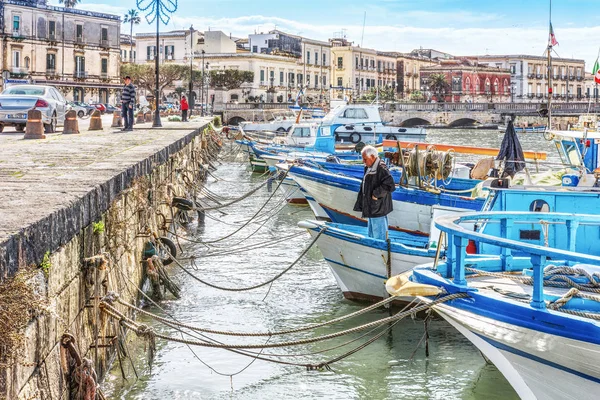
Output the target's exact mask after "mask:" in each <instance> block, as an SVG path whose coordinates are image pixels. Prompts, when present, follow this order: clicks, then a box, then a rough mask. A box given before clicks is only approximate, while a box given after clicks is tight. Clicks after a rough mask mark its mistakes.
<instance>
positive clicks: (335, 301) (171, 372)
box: [102, 130, 554, 400]
mask: <svg viewBox="0 0 600 400" xmlns="http://www.w3.org/2000/svg"><path fill="white" fill-rule="evenodd" d="M521 139H522V143H523V147H524V148H525V149H526V150H534V149H535V150H538V151H539V150H542V151H543V150H546V151H548V152H553V148H552V146H551V144H550V143H549V142H546V141H544V140H543V138H541V135H533V134H523V135H521ZM428 140H429V141H430V142H432V143H449V144H468V145H479V146H487V147H494V146H498V145H499V143H500V141H501V134H499V133H498V132H496V131H480V130H472V131H465V130H462V131H458V130H438V131H430V132H429V137H428ZM552 155H553V156H554V154H552ZM215 174H216V175H217V176H220V177H224V178H226V179H227V181H217V182H214V181H213V182H211V183H209V186H208V187H209V189H210V190H211V191H213V192H215V193H217V194H219V195H221V196H224V197H236V196H239V195H240V194H242V193H245V192H247V191H249V190H250V189H251V188H252V187H254V186H255V185H256V184H257V183H259V182H260V181H261V179H263V178H259V177H257V176H256V175H255V176H252V175H251V174H250V173H249V172H248V171H247V170H246V167H245V164H241V163H231V162H229V163H224V164H223V165H221V166H220V167H219V170H218V171H216V173H215ZM268 196H269V194H268V193H266V190H265V191H259V192H258V193H257V194H256V195H255V196H251V197H250V198H248V199H247V200H245V201H243V202H241V203H238V204H235V205H233V206H231V207H230V208H228V209H226V210H224V211H226V213H227V214H220V213H217V212H213V213H211V215H210V217H207V219H206V226H205V227H204V229H200V230H197V229H196V227H195V225H192V226H190V229H189V230H188V231H187V232H186V233H185V235H187V236H189V237H190V238H195V239H201V240H204V241H208V240H215V239H219V238H221V237H223V236H225V235H227V234H229V233H231V232H233V231H234V230H236V229H237V228H238V227H239V226H240V224H241V223H243V222H245V221H246V220H247V219H248V218H250V217H251V216H252V215H253V214H254V213H255V212H256V210H257V209H258V207H260V205H262V204H263V203H264V202H265V201H266V199H267V197H268ZM275 199H277V201H279V199H280V198H279V197H277V196H276V197H275ZM281 204H282V203H281ZM275 205H276V204H275V203H273V205H272V206H267V207H266V208H265V210H270V211H271V213H275V212H277V211H278V210H280V211H279V212H278V213H277V214H275V215H273V216H271V217H270V218H268V219H265V225H264V227H263V228H261V229H260V230H258V231H257V232H256V233H254V234H252V233H253V231H255V230H256V229H257V228H258V225H252V224H251V225H249V226H248V227H247V228H245V229H243V230H242V231H241V232H240V233H239V234H237V235H235V236H233V237H232V238H229V239H227V240H224V241H222V242H218V243H215V244H213V245H212V246H213V247H211V249H207V248H206V247H204V246H203V245H199V244H189V243H185V241H182V244H183V246H184V250H185V255H186V256H189V255H192V254H193V255H196V256H197V257H198V259H197V261H196V265H197V270H196V271H194V273H195V274H197V275H198V276H199V277H201V278H203V279H205V280H207V281H210V282H213V283H216V284H219V285H222V286H227V287H241V286H250V285H253V284H257V283H260V282H263V281H266V280H268V279H270V278H271V277H273V276H274V275H276V274H277V273H279V272H280V271H282V270H283V269H284V268H286V267H287V266H288V265H289V264H290V263H291V262H293V261H294V260H295V259H296V258H297V256H298V255H299V254H300V253H301V252H302V250H303V249H304V247H305V246H306V245H307V244H308V243H309V241H310V238H309V235H308V234H302V235H299V236H297V237H295V238H292V239H289V240H287V241H286V242H285V243H280V244H278V245H277V246H273V247H260V248H259V249H257V250H253V251H251V252H247V253H237V254H228V252H229V251H230V250H232V249H236V248H241V247H242V246H248V245H250V244H266V243H269V242H272V241H274V240H276V239H277V238H280V237H282V236H288V235H290V234H292V233H296V232H302V230H301V229H300V228H298V227H297V226H296V223H297V222H298V221H299V220H301V219H307V218H311V217H312V214H311V213H310V211H309V210H308V208H303V207H290V206H285V205H283V204H282V206H281V207H275ZM246 237H249V238H248V239H247V240H245V241H244V242H243V243H239V242H240V241H241V240H242V239H244V238H246ZM208 251H210V252H213V254H215V253H214V252H220V253H222V255H220V256H212V257H206V256H204V257H203V255H206V254H207V252H208ZM169 273H170V274H171V275H172V276H173V279H175V280H176V281H177V282H178V283H179V284H180V285H181V287H182V297H181V299H180V300H170V301H165V302H163V303H162V304H161V306H162V307H164V309H165V311H164V312H163V311H161V310H158V309H155V308H151V309H150V310H151V311H152V312H156V313H159V314H161V315H165V314H166V313H168V315H172V316H174V317H175V318H177V319H178V320H180V321H184V322H186V323H189V324H194V325H198V326H202V327H207V328H211V329H221V330H231V331H245V332H248V331H249V332H256V331H275V330H283V329H289V328H294V327H301V326H305V325H307V324H312V323H317V322H322V321H327V320H330V319H333V318H335V317H339V316H342V315H345V314H348V313H350V312H353V311H356V310H358V309H360V308H361V307H362V306H361V305H360V304H356V303H352V302H349V301H346V300H344V299H343V297H342V295H341V293H340V291H339V290H338V288H337V286H336V284H335V280H334V278H333V276H332V275H331V273H330V271H329V268H328V267H327V265H326V263H325V261H324V260H323V259H322V257H321V255H320V252H319V251H318V249H316V248H314V249H311V250H310V251H309V253H308V255H307V256H306V257H305V258H304V259H303V260H301V262H300V263H298V265H297V266H296V267H294V268H293V269H292V270H291V271H290V272H289V273H288V274H286V275H284V276H283V277H282V278H281V279H279V280H277V281H276V282H275V283H274V284H273V285H272V287H271V288H270V291H269V288H268V287H265V288H261V289H258V290H255V291H250V292H224V291H219V290H216V289H211V288H209V287H206V286H203V285H202V284H200V283H198V282H196V281H194V280H192V279H190V277H189V276H187V275H186V274H185V273H183V272H182V271H181V270H179V269H178V268H177V267H176V266H170V267H169ZM267 293H268V296H267V297H266V298H265V295H266V294H267ZM263 298H265V299H264V301H263ZM387 315H388V314H387V311H385V310H380V311H375V312H371V313H368V314H366V315H363V316H361V317H358V318H356V319H353V320H350V321H345V322H344V323H340V324H337V325H336V326H329V327H323V328H320V329H318V330H316V331H315V332H303V333H298V334H295V335H291V337H290V336H286V337H285V338H284V337H281V338H274V339H272V341H273V342H276V341H282V340H288V339H289V340H292V339H299V338H306V337H311V336H315V335H324V334H329V333H334V332H337V331H339V330H342V329H347V328H351V327H354V326H356V325H359V324H362V323H366V322H369V321H374V320H377V319H379V318H383V317H385V316H387ZM138 319H139V320H141V321H143V322H145V323H148V324H150V325H152V326H154V327H155V328H156V329H160V330H161V331H162V332H164V333H168V334H170V335H173V336H177V332H176V331H174V330H172V329H170V328H165V327H164V326H160V325H157V324H156V323H155V322H153V321H151V320H148V319H146V318H138ZM423 333H424V324H423V321H422V320H418V319H417V320H412V319H409V320H405V321H401V322H400V323H398V324H397V325H396V326H395V327H394V329H393V330H392V333H391V334H390V335H386V336H384V337H382V338H381V339H379V340H378V341H376V342H375V343H373V344H371V345H370V346H368V347H367V348H365V349H364V350H362V351H360V352H359V353H357V354H355V355H353V356H351V357H349V358H346V359H344V360H342V361H341V362H338V363H335V364H333V365H332V371H306V369H304V368H302V367H296V366H286V365H279V364H271V363H267V362H264V361H260V360H259V361H256V362H254V363H253V364H252V365H250V366H249V367H248V368H247V369H245V370H244V371H243V372H241V373H239V374H237V375H234V376H233V377H230V376H227V374H234V373H237V372H239V371H240V370H242V369H244V368H245V367H246V366H248V364H249V363H250V362H252V359H249V358H246V357H243V356H240V355H237V354H233V353H231V352H228V351H225V350H219V349H211V348H201V347H196V348H194V349H193V350H194V352H195V355H194V354H193V353H192V352H191V351H190V349H189V348H188V347H187V346H186V345H182V344H179V343H172V342H171V343H164V342H161V341H159V342H158V343H157V345H158V346H157V347H158V348H157V352H156V358H155V360H154V363H153V366H152V368H151V369H150V368H149V367H148V365H147V363H146V360H145V353H144V346H143V343H140V342H137V341H130V342H128V346H129V348H130V350H131V351H132V353H134V354H136V356H135V357H134V361H133V362H134V365H135V368H136V370H137V373H138V375H139V379H138V380H135V377H134V373H133V369H132V366H131V364H130V363H129V362H128V361H126V362H123V369H124V370H125V372H126V374H127V377H128V379H129V380H128V381H125V380H123V379H122V378H121V370H120V368H119V366H118V365H119V363H118V361H117V362H116V363H115V366H114V368H113V370H112V372H111V374H110V375H109V376H108V378H107V379H106V382H105V383H104V384H103V386H102V387H103V389H104V390H105V392H106V393H107V394H108V398H115V399H119V398H120V399H200V398H201V399H232V398H233V399H287V398H300V397H305V398H327V399H482V398H483V399H486V400H493V399H512V398H517V396H516V394H515V393H514V391H513V390H512V388H511V387H510V385H508V383H507V382H506V380H505V379H504V378H503V376H502V375H501V374H500V373H499V372H498V371H497V369H496V368H495V367H494V366H493V365H490V364H487V363H486V362H485V360H484V359H483V357H482V356H481V355H480V354H479V352H478V351H477V349H475V348H474V347H473V346H472V345H471V344H470V343H469V342H468V341H467V340H466V339H464V338H463V337H462V336H461V335H460V334H459V333H458V332H457V331H456V330H454V329H453V328H452V327H451V326H450V325H448V324H447V323H445V322H444V321H442V320H434V321H432V322H431V323H430V325H429V334H430V339H429V345H430V356H429V358H426V357H425V354H424V353H425V351H424V348H423V344H421V346H420V348H417V346H418V343H419V342H420V341H421V339H422V337H423ZM361 334H362V333H356V334H353V335H348V336H345V337H340V338H337V339H334V340H330V341H327V342H322V343H315V344H312V345H305V346H300V347H296V348H293V349H289V348H283V349H267V350H265V353H276V354H309V353H316V352H319V351H323V350H326V349H328V348H331V347H335V346H338V345H341V344H343V343H345V342H347V341H349V340H351V339H353V338H357V337H359V336H360V335H361ZM211 337H213V338H215V339H217V340H220V341H224V342H229V343H264V342H265V338H232V337H224V336H223V337H216V336H211ZM358 343H359V342H357V343H353V344H352V345H350V346H348V347H344V348H341V349H337V350H333V351H329V352H325V353H323V354H315V355H313V356H308V357H302V358H299V359H297V358H294V357H287V358H284V359H285V360H286V361H296V362H302V363H305V362H319V361H323V360H327V359H330V358H332V357H335V356H337V355H339V354H341V353H343V352H345V351H347V350H349V349H350V348H352V347H353V346H356V345H357V344H358ZM203 362H204V363H206V365H205V364H203ZM207 365H208V366H210V368H209V367H208V366H207ZM211 368H212V369H211ZM221 374H225V375H221Z"/></svg>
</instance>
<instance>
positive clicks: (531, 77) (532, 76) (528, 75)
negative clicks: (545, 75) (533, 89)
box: [527, 73, 535, 79]
mask: <svg viewBox="0 0 600 400" xmlns="http://www.w3.org/2000/svg"><path fill="white" fill-rule="evenodd" d="M527 77H528V78H529V79H533V78H535V74H532V73H529V74H527Z"/></svg>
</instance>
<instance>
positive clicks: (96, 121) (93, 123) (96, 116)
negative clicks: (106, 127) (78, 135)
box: [88, 110, 102, 131]
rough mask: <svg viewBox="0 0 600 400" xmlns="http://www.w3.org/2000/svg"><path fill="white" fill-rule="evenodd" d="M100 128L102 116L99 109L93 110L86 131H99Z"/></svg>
mask: <svg viewBox="0 0 600 400" xmlns="http://www.w3.org/2000/svg"><path fill="white" fill-rule="evenodd" d="M101 130H102V117H101V114H100V110H94V111H93V112H92V117H91V118H90V127H89V128H88V131H101Z"/></svg>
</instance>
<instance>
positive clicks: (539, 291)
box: [434, 212, 600, 309]
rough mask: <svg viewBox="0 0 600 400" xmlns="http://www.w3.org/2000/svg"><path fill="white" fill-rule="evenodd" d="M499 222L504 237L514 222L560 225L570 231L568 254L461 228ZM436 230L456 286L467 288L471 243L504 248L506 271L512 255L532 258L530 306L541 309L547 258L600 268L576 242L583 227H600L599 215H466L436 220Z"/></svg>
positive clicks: (503, 259)
mask: <svg viewBox="0 0 600 400" xmlns="http://www.w3.org/2000/svg"><path fill="white" fill-rule="evenodd" d="M492 221H499V222H500V223H501V224H502V231H503V232H505V234H508V232H510V231H511V228H512V227H513V225H514V223H515V222H523V223H527V222H529V223H537V224H542V223H554V224H556V223H560V224H565V225H566V228H567V238H568V239H567V240H568V243H567V247H568V250H561V249H556V248H552V247H547V246H540V245H536V244H532V243H524V242H520V241H517V240H513V239H508V238H506V237H499V236H493V235H489V234H486V233H483V232H476V231H471V230H468V229H466V228H464V227H462V226H460V225H459V224H461V223H464V222H476V223H489V222H492ZM434 223H435V226H436V227H437V228H438V229H439V230H440V231H442V232H445V233H446V234H447V235H448V242H447V243H448V250H447V253H446V257H447V266H448V272H452V273H453V276H454V283H455V284H457V285H461V286H465V285H466V279H465V260H466V257H467V253H466V246H467V243H468V241H469V240H472V241H475V242H478V243H486V244H490V245H493V246H498V247H501V248H502V249H503V250H502V255H501V258H502V262H503V268H506V260H507V258H509V257H511V251H512V250H517V251H520V252H523V253H525V254H529V255H531V263H532V265H533V296H532V301H531V306H532V307H534V308H538V309H543V308H545V302H544V298H543V292H544V270H543V264H544V262H545V260H546V258H547V257H552V258H553V259H558V260H564V261H570V262H579V263H591V264H595V265H600V256H594V255H589V254H583V253H578V252H576V251H575V240H576V237H577V229H578V227H579V226H580V225H582V224H586V225H598V226H600V216H599V215H588V214H568V213H531V212H485V213H467V214H461V215H459V216H457V215H450V216H441V217H439V218H436V219H435V222H434Z"/></svg>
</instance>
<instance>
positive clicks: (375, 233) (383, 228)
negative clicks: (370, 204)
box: [368, 215, 388, 240]
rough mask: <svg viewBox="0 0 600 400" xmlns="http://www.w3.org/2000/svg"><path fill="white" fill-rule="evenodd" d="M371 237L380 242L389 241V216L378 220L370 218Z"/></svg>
mask: <svg viewBox="0 0 600 400" xmlns="http://www.w3.org/2000/svg"><path fill="white" fill-rule="evenodd" d="M368 222H369V224H368V226H369V237H372V238H373V239H378V240H385V239H387V231H388V218H387V215H386V216H384V217H378V218H368Z"/></svg>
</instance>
